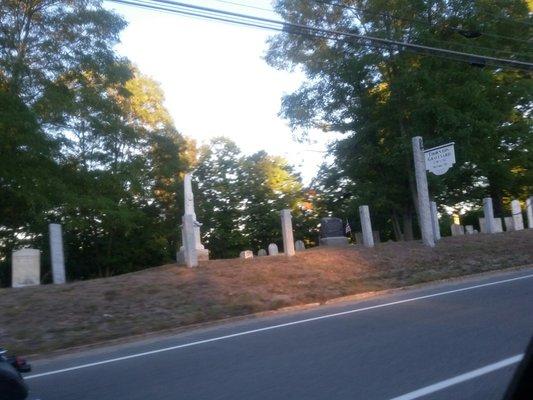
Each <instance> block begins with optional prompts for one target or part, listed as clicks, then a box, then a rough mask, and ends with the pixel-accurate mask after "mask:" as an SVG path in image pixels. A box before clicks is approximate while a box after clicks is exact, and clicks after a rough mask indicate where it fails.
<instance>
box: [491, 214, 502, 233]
mask: <svg viewBox="0 0 533 400" xmlns="http://www.w3.org/2000/svg"><path fill="white" fill-rule="evenodd" d="M493 223H494V233H502V232H503V221H502V219H501V218H494V219H493Z"/></svg>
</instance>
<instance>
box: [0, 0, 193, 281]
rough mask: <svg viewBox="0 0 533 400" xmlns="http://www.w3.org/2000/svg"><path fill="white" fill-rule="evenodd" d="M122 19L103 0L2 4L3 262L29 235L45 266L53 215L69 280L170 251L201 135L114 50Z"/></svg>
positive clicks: (151, 260)
mask: <svg viewBox="0 0 533 400" xmlns="http://www.w3.org/2000/svg"><path fill="white" fill-rule="evenodd" d="M124 26H125V23H124V21H123V20H122V18H120V17H118V16H117V15H115V14H114V13H112V12H110V11H108V10H105V9H104V8H103V7H102V2H101V1H98V0H79V1H71V0H22V1H12V0H5V1H3V2H2V11H1V13H0V102H1V103H2V106H3V107H2V109H1V110H0V128H2V132H3V133H2V136H1V137H0V144H1V151H2V160H0V172H1V175H0V185H1V187H2V189H3V192H5V193H6V195H5V196H3V198H2V200H0V213H1V214H2V217H4V216H5V218H2V220H1V221H2V222H1V225H0V232H1V235H2V236H1V237H0V249H1V250H2V254H1V255H0V264H1V265H0V271H6V269H7V267H8V265H9V259H8V255H9V252H10V250H11V249H12V248H14V247H19V246H22V245H26V244H28V245H32V246H36V247H38V248H41V249H43V250H44V251H45V253H44V257H43V259H44V261H45V263H44V264H45V265H44V267H45V271H46V269H47V267H48V265H47V259H48V257H47V254H46V250H47V247H48V246H47V243H46V238H47V224H48V222H60V223H62V224H63V225H64V232H65V250H66V253H67V267H68V268H67V270H68V272H69V275H70V278H71V279H79V278H89V277H94V276H108V275H112V274H116V273H122V272H128V271H132V270H135V269H139V268H145V267H147V266H151V265H157V264H159V263H161V262H164V261H166V260H168V259H170V257H171V255H173V254H174V251H175V245H176V238H177V231H178V223H177V220H178V215H180V214H181V212H180V210H179V207H180V206H178V204H181V203H179V202H176V197H177V195H178V193H179V191H178V189H179V186H180V181H181V179H182V177H183V173H184V171H185V170H187V169H189V168H190V164H191V163H192V162H193V159H194V143H192V142H191V141H188V140H186V139H185V138H183V136H181V135H180V134H179V132H177V130H176V129H175V127H174V125H173V122H172V120H171V118H170V116H169V114H168V112H167V111H166V110H165V108H164V106H163V101H164V98H163V93H162V91H161V89H160V88H159V86H158V84H157V83H156V82H154V81H153V80H151V79H149V78H147V77H145V76H143V75H142V74H141V73H140V72H139V71H138V70H137V69H136V68H134V67H133V66H132V65H131V64H130V62H129V61H128V60H126V59H123V58H121V57H119V56H118V55H117V54H116V53H115V51H114V46H115V44H116V43H117V42H118V37H119V33H120V31H121V30H122V29H123V28H124ZM4 106H5V107H4ZM4 132H5V133H6V135H4ZM20 162H23V163H24V165H23V166H22V167H20V165H17V164H16V163H19V164H20ZM8 215H11V216H10V217H8ZM45 278H46V273H45ZM2 280H3V282H4V284H5V283H7V282H6V281H7V274H3V276H2Z"/></svg>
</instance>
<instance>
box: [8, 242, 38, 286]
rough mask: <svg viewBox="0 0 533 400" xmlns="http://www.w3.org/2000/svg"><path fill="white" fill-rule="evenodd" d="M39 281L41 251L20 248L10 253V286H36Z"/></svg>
mask: <svg viewBox="0 0 533 400" xmlns="http://www.w3.org/2000/svg"><path fill="white" fill-rule="evenodd" d="M40 283H41V252H40V251H39V250H37V249H21V250H17V251H14V252H13V253H12V259H11V286H12V287H14V288H18V287H24V286H36V285H40Z"/></svg>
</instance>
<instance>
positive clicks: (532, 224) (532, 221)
mask: <svg viewBox="0 0 533 400" xmlns="http://www.w3.org/2000/svg"><path fill="white" fill-rule="evenodd" d="M526 215H527V227H528V228H529V229H533V197H529V198H527V199H526Z"/></svg>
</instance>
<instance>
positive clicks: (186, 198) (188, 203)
mask: <svg viewBox="0 0 533 400" xmlns="http://www.w3.org/2000/svg"><path fill="white" fill-rule="evenodd" d="M183 203H184V204H183V205H184V210H185V212H184V214H183V217H185V216H186V215H191V216H192V221H193V227H192V229H193V235H194V236H193V238H194V242H193V243H194V246H195V249H196V258H197V259H198V260H200V261H205V260H209V250H207V249H206V248H205V247H204V245H203V244H202V242H201V237H200V227H201V226H202V224H201V223H200V222H198V221H197V220H196V212H195V211H194V194H193V191H192V175H191V174H185V177H184V178H183ZM182 220H183V218H182ZM185 236H186V232H184V230H183V225H182V226H181V237H182V241H183V243H182V246H181V247H180V250H179V251H178V252H177V253H176V261H177V264H178V265H184V264H186V265H188V262H187V258H189V261H191V259H190V257H188V255H187V254H185V253H186V249H185Z"/></svg>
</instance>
